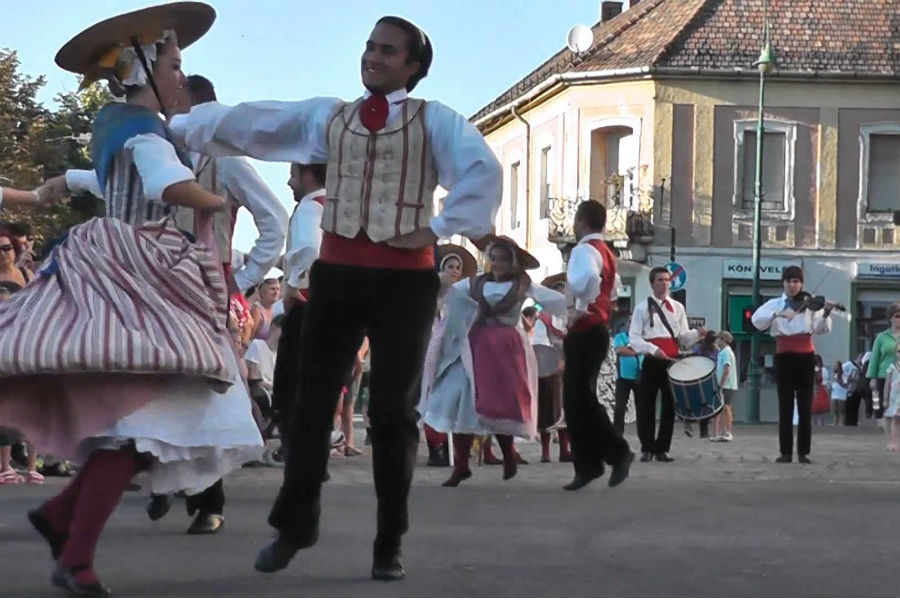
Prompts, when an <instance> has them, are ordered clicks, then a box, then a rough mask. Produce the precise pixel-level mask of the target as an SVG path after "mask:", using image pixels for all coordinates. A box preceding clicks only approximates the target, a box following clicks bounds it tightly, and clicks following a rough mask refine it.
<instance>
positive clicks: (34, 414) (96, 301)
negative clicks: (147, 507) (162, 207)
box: [0, 219, 262, 492]
mask: <svg viewBox="0 0 900 600" xmlns="http://www.w3.org/2000/svg"><path fill="white" fill-rule="evenodd" d="M226 297H227V296H226V292H225V286H224V283H223V279H222V275H221V271H220V269H219V266H218V265H217V263H216V260H215V259H214V257H213V255H212V254H210V253H209V251H207V250H206V248H205V247H204V246H203V245H201V244H192V243H190V242H188V241H187V240H186V239H185V237H184V236H183V235H181V233H179V232H178V230H177V229H175V228H174V226H173V225H172V223H171V221H168V220H164V221H160V222H156V223H149V224H147V225H145V226H143V227H139V228H135V227H131V226H130V225H127V224H126V223H124V222H122V221H119V220H116V219H92V220H91V221H88V222H87V223H85V224H83V225H80V226H78V227H75V228H73V229H72V230H71V231H70V233H69V236H68V238H67V239H66V240H65V241H64V242H63V243H62V244H61V245H60V246H58V247H57V248H55V249H54V251H53V253H52V255H51V257H50V258H49V259H48V260H47V261H46V262H45V263H44V265H42V267H41V269H40V270H39V271H38V273H37V277H36V278H35V280H34V281H33V282H32V283H31V284H30V285H28V286H27V287H26V288H24V289H23V290H21V291H20V292H18V293H16V294H15V295H14V296H13V297H12V298H11V299H10V301H9V302H7V303H3V304H0V385H2V386H3V388H4V393H2V394H0V424H2V425H5V426H8V427H14V428H16V429H18V430H20V431H21V432H22V433H23V434H24V435H25V437H26V438H27V439H28V440H29V441H31V442H32V443H33V444H34V446H35V447H36V448H37V449H38V451H40V452H46V453H50V454H54V455H57V456H64V457H70V458H73V459H75V460H79V459H83V458H84V457H85V455H86V454H87V453H89V452H90V451H91V450H93V449H95V448H98V447H110V446H117V445H120V444H123V443H132V442H133V443H135V445H136V446H137V448H138V450H140V451H142V452H146V453H148V454H150V455H152V456H153V458H154V459H155V460H154V461H153V466H152V467H151V469H150V474H151V480H152V481H151V485H152V488H153V490H154V491H157V492H169V491H175V490H179V489H185V490H188V491H199V490H202V489H204V488H205V487H207V486H208V485H209V484H211V483H212V482H214V481H215V480H216V479H218V478H219V477H221V476H222V475H223V474H224V473H226V472H227V471H228V470H230V469H233V468H235V467H237V466H240V464H242V463H243V462H246V461H247V460H250V459H252V458H254V457H256V456H258V455H259V454H260V453H261V446H262V440H261V437H260V435H259V431H258V429H257V428H256V425H255V423H254V421H253V418H252V416H251V410H250V398H249V395H248V394H247V391H246V388H245V387H244V385H243V382H242V381H241V378H240V374H239V373H240V371H239V369H238V363H237V357H236V354H235V352H234V350H233V348H232V347H231V345H230V341H229V338H228V336H227V330H226V307H227V304H226Z"/></svg>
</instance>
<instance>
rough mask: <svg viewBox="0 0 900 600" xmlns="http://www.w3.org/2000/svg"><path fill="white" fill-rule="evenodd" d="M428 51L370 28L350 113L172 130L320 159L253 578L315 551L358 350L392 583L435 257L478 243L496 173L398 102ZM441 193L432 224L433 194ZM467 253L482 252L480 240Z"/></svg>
mask: <svg viewBox="0 0 900 600" xmlns="http://www.w3.org/2000/svg"><path fill="white" fill-rule="evenodd" d="M432 52H433V51H432V46H431V42H430V41H429V39H428V37H427V36H426V35H425V34H424V33H423V32H422V30H420V29H419V28H418V27H416V26H415V25H413V24H412V23H410V22H409V21H406V20H404V19H401V18H398V17H383V18H381V19H380V20H379V21H378V22H377V23H376V25H375V28H374V29H373V30H372V33H371V34H370V35H369V39H368V40H367V42H366V47H365V50H364V51H363V55H362V60H361V71H362V80H363V84H364V85H365V87H366V92H365V93H364V95H363V97H362V98H359V99H357V100H356V101H353V102H343V101H341V100H338V99H334V98H315V99H311V100H307V101H304V102H293V103H272V102H262V103H247V104H241V105H238V106H236V107H233V108H232V107H226V106H221V105H218V104H215V103H212V104H208V105H204V106H198V107H195V108H194V109H193V110H192V111H191V113H190V114H189V115H185V116H178V117H176V118H175V119H174V120H173V122H172V126H173V128H174V130H175V132H176V135H178V136H181V137H183V138H184V139H185V141H186V143H187V146H188V147H189V148H190V149H193V150H196V151H199V152H205V153H213V154H229V153H230V154H234V153H237V154H246V155H250V156H254V157H255V158H259V159H262V160H277V161H285V160H289V161H295V162H304V163H311V162H327V163H328V172H327V177H326V179H327V181H326V188H327V190H328V193H327V198H326V202H325V210H324V215H323V219H322V228H323V229H324V232H323V239H322V249H321V254H320V257H319V260H317V261H316V263H315V264H314V265H313V268H312V272H311V282H310V300H309V303H308V304H307V306H306V311H305V312H306V314H305V316H304V323H303V334H302V341H301V353H302V360H301V368H300V375H299V376H300V380H301V383H300V391H299V394H298V399H297V403H296V406H294V407H293V411H292V412H294V413H295V414H294V415H292V417H291V424H290V429H289V442H288V455H287V459H286V462H285V480H284V485H283V486H282V489H281V492H280V493H279V496H278V499H277V500H276V502H275V506H274V507H273V509H272V513H271V515H270V516H269V522H270V523H271V524H272V525H273V526H275V527H276V528H277V529H278V530H279V537H278V539H277V540H276V541H275V542H274V543H272V544H271V545H269V546H267V547H266V548H265V549H263V551H262V552H260V554H259V557H258V559H257V562H256V568H257V569H259V570H261V571H277V570H280V569H283V568H284V567H286V566H287V565H288V563H289V561H290V559H291V558H292V557H293V556H294V554H295V553H296V552H297V551H298V550H299V549H301V548H305V547H308V546H312V545H313V544H314V543H315V542H316V540H317V538H318V526H319V514H320V504H319V497H320V492H321V485H322V478H323V475H324V473H325V467H326V463H327V461H328V440H329V435H330V432H331V424H332V416H333V414H334V408H335V405H336V403H337V400H338V394H339V393H340V390H341V387H342V385H343V382H344V379H345V376H346V374H347V372H348V371H349V369H350V367H351V366H352V363H353V360H354V357H355V355H356V351H357V349H358V348H359V346H360V344H361V342H362V338H363V335H364V332H365V334H367V335H368V337H369V341H370V344H371V348H372V370H371V396H370V398H371V400H370V407H369V414H370V417H371V423H372V447H373V462H374V474H375V490H376V494H377V496H378V533H377V536H376V538H375V544H374V561H373V566H372V577H373V578H374V579H379V580H391V579H400V578H402V577H404V574H405V573H404V570H403V562H402V558H401V554H400V539H401V536H402V534H403V533H404V532H405V531H406V530H407V528H408V514H407V497H408V495H409V487H410V482H411V479H412V470H413V466H414V464H415V457H416V449H417V446H418V436H419V431H418V428H417V426H416V420H417V419H416V411H415V406H416V400H417V395H416V392H417V389H418V382H419V379H420V375H421V371H422V365H423V359H424V355H425V349H426V345H427V342H428V337H429V332H430V328H431V324H432V321H433V320H434V311H435V306H436V299H437V290H438V280H437V275H436V274H435V272H434V252H433V250H432V246H433V245H434V243H435V242H436V241H437V240H438V239H439V238H449V237H450V236H451V235H454V234H461V235H465V236H467V237H469V238H470V239H473V240H480V239H481V238H482V237H483V236H485V235H486V234H488V233H489V232H490V230H491V224H492V223H493V222H494V218H495V216H496V213H497V209H498V207H499V204H500V198H501V177H502V172H501V168H500V165H499V163H498V162H497V160H496V158H494V155H493V153H492V152H491V150H490V148H489V147H488V145H487V144H486V143H485V141H484V138H483V137H482V136H481V134H480V133H479V132H478V131H477V130H476V129H475V128H474V127H473V126H472V125H471V124H470V123H469V122H468V121H467V120H466V118H465V117H463V116H462V115H460V114H458V113H456V112H455V111H453V110H451V109H449V108H447V107H446V106H444V105H442V104H440V103H438V102H432V101H429V102H425V101H424V100H420V99H416V98H409V97H407V93H408V92H410V91H412V90H413V89H414V88H415V86H416V84H417V83H418V82H419V81H420V80H421V79H422V78H423V77H425V76H426V75H427V73H428V69H429V67H430V65H431V61H432ZM438 184H440V185H441V186H442V187H444V188H445V189H448V190H449V193H448V195H447V197H446V198H445V200H444V210H443V212H442V213H441V214H439V215H434V214H433V210H434V209H433V206H434V205H433V202H432V197H433V191H434V189H435V187H436V186H437V185H438ZM479 243H480V242H479Z"/></svg>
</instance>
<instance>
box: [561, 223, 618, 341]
mask: <svg viewBox="0 0 900 600" xmlns="http://www.w3.org/2000/svg"><path fill="white" fill-rule="evenodd" d="M587 243H588V244H590V245H591V246H593V247H594V249H595V250H596V251H597V252H599V253H600V256H601V257H603V271H602V272H601V273H600V293H599V294H597V297H596V298H594V301H593V302H591V303H590V304H589V305H588V308H587V312H586V313H585V315H584V316H583V317H581V318H580V319H578V320H577V321H576V322H575V324H574V325H573V326H572V327H570V329H571V330H572V331H584V330H585V329H590V328H591V327H596V326H597V325H603V326H608V325H609V315H610V312H611V308H612V306H611V305H612V300H610V297H609V296H610V293H611V292H612V290H613V286H614V285H616V255H615V254H613V252H612V250H610V249H609V246H607V245H606V242H604V241H603V240H599V239H593V240H588V242H587Z"/></svg>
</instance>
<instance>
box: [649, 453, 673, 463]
mask: <svg viewBox="0 0 900 600" xmlns="http://www.w3.org/2000/svg"><path fill="white" fill-rule="evenodd" d="M654 458H655V459H656V462H661V463H670V462H675V459H674V458H672V457H671V456H669V453H668V452H657V453H656V454H655V455H654Z"/></svg>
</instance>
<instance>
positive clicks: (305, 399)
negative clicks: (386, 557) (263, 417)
mask: <svg viewBox="0 0 900 600" xmlns="http://www.w3.org/2000/svg"><path fill="white" fill-rule="evenodd" d="M310 285H311V287H310V301H309V302H308V303H307V304H306V307H305V311H304V315H303V325H302V334H301V340H300V355H301V357H302V358H301V360H300V367H299V374H298V377H299V389H298V392H297V396H296V399H295V402H294V404H293V406H292V407H291V408H290V413H291V416H290V421H289V424H288V429H287V440H288V441H287V451H286V455H285V469H284V483H283V485H282V487H281V491H280V492H279V494H278V498H277V499H276V500H275V505H274V506H273V507H272V512H271V513H270V515H269V523H270V524H271V525H272V526H274V527H275V528H276V529H278V530H279V532H280V533H281V535H282V536H284V537H285V538H286V539H288V540H291V541H295V542H297V543H298V544H302V543H303V542H304V541H311V536H312V534H313V532H314V531H316V530H317V528H318V520H319V513H320V494H321V488H322V478H323V476H324V474H325V469H326V466H327V463H328V450H329V435H330V433H331V429H332V423H333V418H334V410H335V406H336V405H337V401H338V397H339V394H340V391H341V387H342V386H343V385H344V383H345V380H346V376H347V373H348V372H349V371H350V369H351V367H352V366H353V359H354V357H355V356H356V352H357V351H358V350H359V346H360V344H361V343H362V339H363V337H364V336H368V338H369V347H370V348H371V356H372V363H371V364H372V366H371V379H370V387H369V390H370V396H369V398H370V401H369V417H370V423H371V426H372V459H373V466H374V469H373V470H374V477H375V493H376V495H377V497H378V513H377V514H378V535H377V537H376V540H375V553H376V554H382V555H383V554H388V553H391V552H394V551H396V550H399V546H400V537H401V535H402V534H403V533H405V532H406V530H407V529H408V526H409V518H408V511H407V497H408V495H409V487H410V483H411V481H412V472H413V467H414V465H415V459H416V450H417V447H418V442H419V429H418V427H417V426H416V410H415V409H416V402H417V401H418V396H417V395H416V391H417V390H418V388H419V381H420V379H421V375H422V365H423V362H424V359H425V350H426V348H427V346H428V339H429V337H430V335H431V325H432V323H433V321H434V313H435V307H436V300H437V291H438V285H439V283H438V278H437V275H436V274H435V272H434V271H432V270H427V271H411V270H399V269H372V268H363V267H354V266H348V265H336V264H330V263H324V262H322V261H317V262H316V263H315V264H314V265H313V268H312V271H311V276H310Z"/></svg>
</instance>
